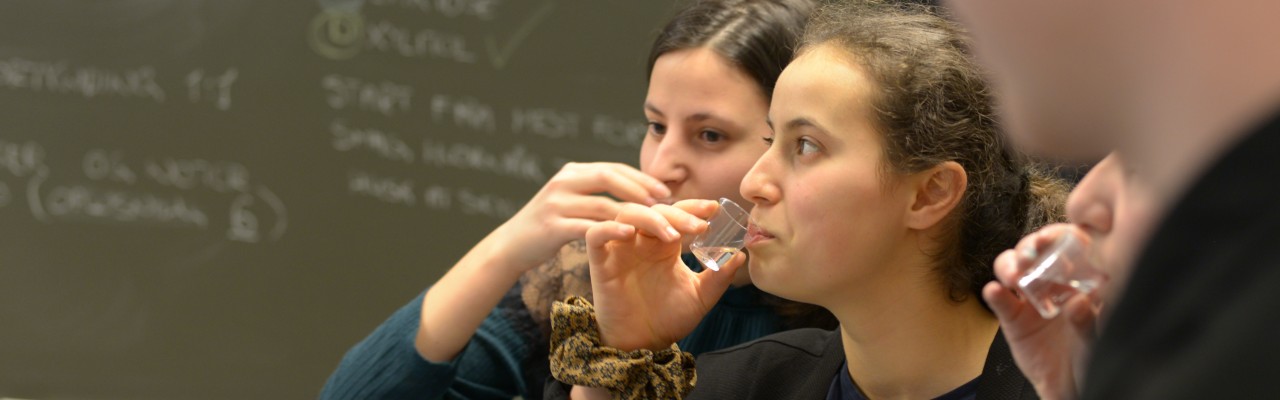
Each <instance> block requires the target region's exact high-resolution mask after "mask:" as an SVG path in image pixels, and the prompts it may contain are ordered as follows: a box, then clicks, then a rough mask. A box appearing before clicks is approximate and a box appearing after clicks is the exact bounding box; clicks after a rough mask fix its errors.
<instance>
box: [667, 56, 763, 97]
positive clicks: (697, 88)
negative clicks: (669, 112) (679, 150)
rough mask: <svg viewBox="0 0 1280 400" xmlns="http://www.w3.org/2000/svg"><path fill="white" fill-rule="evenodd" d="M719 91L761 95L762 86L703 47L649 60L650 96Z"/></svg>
mask: <svg viewBox="0 0 1280 400" xmlns="http://www.w3.org/2000/svg"><path fill="white" fill-rule="evenodd" d="M723 94H732V95H735V96H740V95H747V96H750V97H754V98H760V99H763V98H764V92H763V90H762V89H760V87H759V85H758V84H757V83H756V82H755V80H753V79H751V77H750V76H748V75H747V73H746V72H744V71H742V69H741V68H738V67H737V66H735V65H733V64H732V63H730V62H729V60H726V59H725V58H724V57H722V56H720V55H719V54H716V52H714V51H712V50H711V49H708V48H705V47H698V48H692V49H681V50H676V51H672V52H668V53H666V54H663V55H661V56H659V57H658V59H657V60H655V61H654V63H653V72H652V73H651V74H650V76H649V96H650V97H653V96H680V97H686V96H716V95H723Z"/></svg>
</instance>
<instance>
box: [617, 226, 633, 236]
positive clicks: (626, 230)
mask: <svg viewBox="0 0 1280 400" xmlns="http://www.w3.org/2000/svg"><path fill="white" fill-rule="evenodd" d="M635 231H636V228H635V227H633V226H631V225H623V226H619V227H618V233H621V234H623V235H630V234H632V233H635Z"/></svg>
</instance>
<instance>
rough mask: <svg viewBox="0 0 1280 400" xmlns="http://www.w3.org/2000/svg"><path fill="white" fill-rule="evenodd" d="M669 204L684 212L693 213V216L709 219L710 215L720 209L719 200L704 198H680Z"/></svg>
mask: <svg viewBox="0 0 1280 400" xmlns="http://www.w3.org/2000/svg"><path fill="white" fill-rule="evenodd" d="M671 206H672V207H675V208H679V209H681V210H684V212H687V213H689V214H693V216H695V217H698V218H701V219H704V220H706V219H710V218H711V216H713V215H716V212H717V211H719V210H720V202H719V201H717V200H705V199H689V200H681V201H678V202H676V203H675V204H672V205H671Z"/></svg>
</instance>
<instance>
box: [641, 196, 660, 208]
mask: <svg viewBox="0 0 1280 400" xmlns="http://www.w3.org/2000/svg"><path fill="white" fill-rule="evenodd" d="M654 204H658V199H655V198H652V197H649V198H646V199H644V205H646V206H651V205H654Z"/></svg>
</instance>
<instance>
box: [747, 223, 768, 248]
mask: <svg viewBox="0 0 1280 400" xmlns="http://www.w3.org/2000/svg"><path fill="white" fill-rule="evenodd" d="M773 239H774V237H773V234H770V233H769V231H767V230H765V229H764V228H761V227H760V226H759V225H756V224H751V225H749V226H747V235H746V237H745V238H744V239H743V240H744V241H745V242H746V243H747V247H751V246H752V245H755V244H757V243H761V242H766V241H769V240H773Z"/></svg>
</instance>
